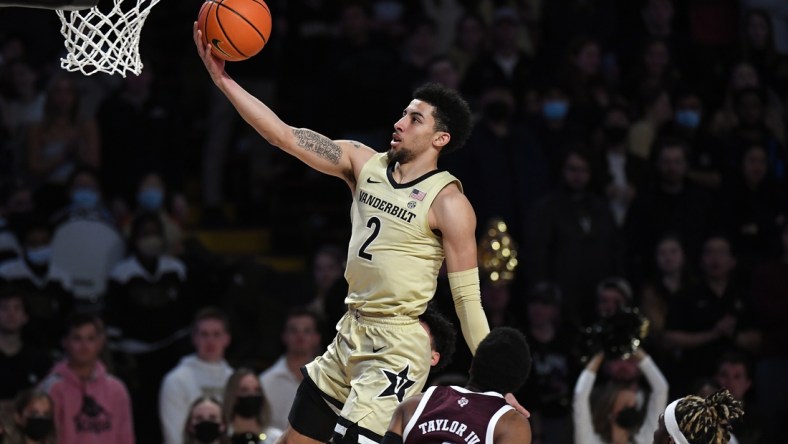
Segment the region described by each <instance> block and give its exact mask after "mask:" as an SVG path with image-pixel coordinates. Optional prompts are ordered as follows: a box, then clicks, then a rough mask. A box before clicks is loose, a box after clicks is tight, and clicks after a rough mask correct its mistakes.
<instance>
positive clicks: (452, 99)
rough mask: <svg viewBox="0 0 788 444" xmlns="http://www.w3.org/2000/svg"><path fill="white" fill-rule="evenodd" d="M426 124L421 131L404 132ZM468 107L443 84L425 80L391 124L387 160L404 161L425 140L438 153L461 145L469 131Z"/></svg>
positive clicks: (413, 153)
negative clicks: (424, 129)
mask: <svg viewBox="0 0 788 444" xmlns="http://www.w3.org/2000/svg"><path fill="white" fill-rule="evenodd" d="M421 125H425V126H427V128H426V131H425V132H424V134H420V133H421V132H420V131H419V132H418V133H414V134H407V132H408V129H410V128H419V127H420V126H421ZM471 126H472V123H471V109H470V107H469V106H468V102H466V101H465V99H463V98H462V96H460V94H459V93H458V92H457V91H455V90H453V89H451V88H447V87H445V86H443V85H439V84H437V83H428V84H426V85H424V86H421V87H420V88H418V89H417V90H416V91H415V92H414V93H413V100H412V101H411V103H410V104H409V105H408V107H407V108H406V109H405V111H404V112H403V117H402V118H401V119H400V120H398V121H397V123H395V124H394V129H395V133H394V135H393V137H392V145H391V149H390V150H389V152H388V155H389V160H391V161H397V162H400V163H405V162H407V161H408V160H411V159H412V158H413V157H415V155H416V154H417V153H416V151H417V150H419V149H421V146H422V144H424V143H425V142H427V143H428V144H429V147H430V148H431V147H437V148H438V149H439V150H440V151H439V153H440V154H445V153H448V152H451V151H454V150H456V149H457V148H459V147H461V146H462V145H464V144H465V141H466V140H468V136H469V135H470V132H471Z"/></svg>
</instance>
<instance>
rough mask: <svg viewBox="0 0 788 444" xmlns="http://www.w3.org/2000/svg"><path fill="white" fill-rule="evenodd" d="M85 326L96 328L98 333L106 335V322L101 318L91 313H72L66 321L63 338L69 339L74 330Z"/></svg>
mask: <svg viewBox="0 0 788 444" xmlns="http://www.w3.org/2000/svg"><path fill="white" fill-rule="evenodd" d="M85 325H92V326H94V327H95V328H96V333H98V334H103V333H104V321H102V320H101V318H100V317H98V316H96V315H93V314H89V313H71V314H70V315H69V316H68V319H66V327H65V330H64V331H63V337H68V335H70V334H71V332H73V331H74V330H76V329H78V328H80V327H83V326H85Z"/></svg>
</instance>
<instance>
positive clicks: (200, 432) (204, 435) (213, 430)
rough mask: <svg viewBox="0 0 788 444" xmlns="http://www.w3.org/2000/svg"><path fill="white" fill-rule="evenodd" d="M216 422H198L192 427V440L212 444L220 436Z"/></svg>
mask: <svg viewBox="0 0 788 444" xmlns="http://www.w3.org/2000/svg"><path fill="white" fill-rule="evenodd" d="M220 427H221V426H220V425H219V423H218V422H213V421H200V422H198V423H197V424H195V425H194V438H195V439H197V441H199V442H201V443H205V444H208V443H212V442H214V441H216V439H217V438H219V436H220V435H221V434H222V432H221V431H220V430H219V428H220Z"/></svg>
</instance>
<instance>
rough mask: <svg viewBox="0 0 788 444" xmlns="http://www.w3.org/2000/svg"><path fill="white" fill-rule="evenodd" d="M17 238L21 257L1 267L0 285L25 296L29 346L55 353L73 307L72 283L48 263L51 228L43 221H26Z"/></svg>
mask: <svg viewBox="0 0 788 444" xmlns="http://www.w3.org/2000/svg"><path fill="white" fill-rule="evenodd" d="M19 237H20V239H21V240H22V248H23V255H22V257H20V258H17V259H14V260H11V261H8V262H5V263H4V264H2V266H0V281H2V282H5V283H10V284H13V285H15V286H17V287H18V288H19V289H20V291H22V292H24V293H25V296H26V299H27V301H26V303H27V309H28V311H27V314H28V315H29V316H30V322H29V324H28V327H27V328H28V333H29V337H28V338H27V339H28V340H29V341H30V345H33V346H38V347H43V348H47V349H55V348H57V344H58V341H57V338H58V337H60V335H61V334H62V329H63V320H64V318H65V316H66V315H67V314H68V313H69V312H70V311H71V309H72V307H73V306H74V295H73V293H72V290H73V286H72V280H71V277H70V276H69V275H68V274H67V273H66V272H65V271H63V270H62V269H61V268H60V267H58V266H57V265H55V264H51V263H50V260H51V256H52V248H51V242H52V228H51V227H50V226H49V224H48V223H46V222H45V221H43V220H42V218H40V217H36V216H34V217H33V219H32V220H29V221H28V222H27V223H26V224H25V226H24V228H23V231H22V232H21V233H20V236H19Z"/></svg>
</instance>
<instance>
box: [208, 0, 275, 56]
mask: <svg viewBox="0 0 788 444" xmlns="http://www.w3.org/2000/svg"><path fill="white" fill-rule="evenodd" d="M197 27H198V28H199V29H200V31H202V38H203V40H204V41H205V42H206V43H210V44H211V51H212V52H213V55H215V56H216V57H219V58H220V59H224V60H227V61H230V62H237V61H240V60H246V59H248V58H249V57H252V56H253V55H255V54H257V53H258V52H260V50H262V49H263V46H265V44H266V43H267V42H268V37H269V36H270V35H271V11H270V10H269V9H268V5H266V4H265V2H263V0H208V1H206V2H205V3H203V4H202V7H201V8H200V14H199V17H198V19H197Z"/></svg>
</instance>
